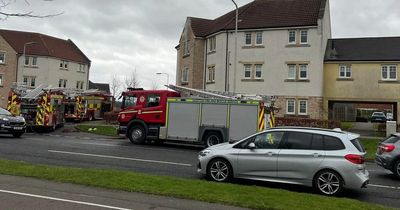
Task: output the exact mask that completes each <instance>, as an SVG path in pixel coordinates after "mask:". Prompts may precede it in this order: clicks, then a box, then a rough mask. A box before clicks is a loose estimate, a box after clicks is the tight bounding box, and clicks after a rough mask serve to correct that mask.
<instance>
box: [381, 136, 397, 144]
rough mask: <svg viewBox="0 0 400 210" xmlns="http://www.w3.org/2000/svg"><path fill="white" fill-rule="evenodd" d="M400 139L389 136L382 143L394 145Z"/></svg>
mask: <svg viewBox="0 0 400 210" xmlns="http://www.w3.org/2000/svg"><path fill="white" fill-rule="evenodd" d="M399 139H400V138H399V137H397V136H389V137H388V138H387V139H385V140H383V141H382V142H383V143H386V144H395V143H396V142H397V141H398V140H399Z"/></svg>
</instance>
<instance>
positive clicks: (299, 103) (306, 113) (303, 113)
mask: <svg viewBox="0 0 400 210" xmlns="http://www.w3.org/2000/svg"><path fill="white" fill-rule="evenodd" d="M302 102H305V105H306V112H301V103H302ZM298 108H299V110H298V113H299V115H308V100H298Z"/></svg>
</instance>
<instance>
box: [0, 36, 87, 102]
mask: <svg viewBox="0 0 400 210" xmlns="http://www.w3.org/2000/svg"><path fill="white" fill-rule="evenodd" d="M89 69H90V60H89V58H87V57H86V55H85V54H84V53H83V52H82V51H81V50H80V49H79V48H78V47H77V46H76V45H75V44H74V42H72V41H71V40H70V39H68V40H64V39H59V38H56V37H52V36H48V35H44V34H40V33H32V32H22V31H13V30H0V81H1V82H0V100H1V101H0V106H2V107H5V106H6V104H7V94H8V92H9V90H10V88H11V86H12V84H15V83H16V84H19V85H25V86H26V87H27V88H35V87H38V86H39V85H41V84H44V85H47V86H52V87H63V88H76V89H84V90H86V89H87V88H88V85H89V82H88V79H89Z"/></svg>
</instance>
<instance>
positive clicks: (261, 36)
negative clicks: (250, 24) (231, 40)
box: [255, 31, 264, 45]
mask: <svg viewBox="0 0 400 210" xmlns="http://www.w3.org/2000/svg"><path fill="white" fill-rule="evenodd" d="M259 35H260V37H258V36H259ZM258 38H260V39H261V42H260V43H258ZM255 43H256V45H263V43H264V42H263V32H262V31H258V32H256V37H255Z"/></svg>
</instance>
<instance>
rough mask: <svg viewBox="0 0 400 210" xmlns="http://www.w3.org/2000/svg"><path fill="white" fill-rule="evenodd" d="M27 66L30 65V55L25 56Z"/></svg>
mask: <svg viewBox="0 0 400 210" xmlns="http://www.w3.org/2000/svg"><path fill="white" fill-rule="evenodd" d="M25 66H29V57H27V56H25Z"/></svg>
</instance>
